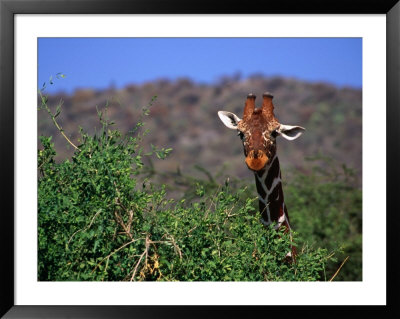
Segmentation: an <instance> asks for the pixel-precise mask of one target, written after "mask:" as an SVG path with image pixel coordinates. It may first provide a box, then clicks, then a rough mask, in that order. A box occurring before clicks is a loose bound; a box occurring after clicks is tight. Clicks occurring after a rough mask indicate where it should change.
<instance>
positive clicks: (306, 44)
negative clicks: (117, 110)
mask: <svg viewBox="0 0 400 319" xmlns="http://www.w3.org/2000/svg"><path fill="white" fill-rule="evenodd" d="M59 72H61V73H64V74H66V78H64V79H61V80H56V81H55V82H54V84H53V85H50V86H48V88H47V92H49V93H54V92H57V91H64V92H66V93H73V92H74V90H75V89H77V88H93V89H104V88H107V87H109V85H110V84H113V85H115V87H117V88H122V87H124V86H126V85H128V84H132V83H133V84H141V83H144V82H147V81H152V80H155V79H159V78H168V79H172V80H174V79H177V78H180V77H189V78H191V79H192V80H193V81H195V82H200V83H210V84H212V83H215V82H217V81H218V80H219V79H220V78H221V77H222V76H226V75H228V76H230V75H233V74H235V73H237V72H240V74H241V75H242V77H244V78H246V77H248V76H250V75H252V74H255V73H257V74H260V73H261V74H264V75H266V76H275V75H279V76H285V77H294V78H298V79H300V80H307V81H323V82H328V83H332V84H335V85H338V86H351V87H356V88H361V86H362V39H361V38H39V39H38V86H39V88H41V86H42V84H43V83H44V82H48V81H49V78H50V76H53V77H54V76H55V75H56V74H57V73H59Z"/></svg>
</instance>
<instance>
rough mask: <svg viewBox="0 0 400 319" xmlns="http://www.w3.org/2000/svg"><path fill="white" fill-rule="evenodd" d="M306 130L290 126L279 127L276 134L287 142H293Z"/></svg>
mask: <svg viewBox="0 0 400 319" xmlns="http://www.w3.org/2000/svg"><path fill="white" fill-rule="evenodd" d="M305 130H306V129H305V128H304V127H301V126H292V125H283V124H281V125H279V128H278V129H277V130H276V132H277V133H278V134H279V135H281V136H282V137H284V138H286V139H287V140H289V141H292V140H295V139H296V138H298V137H299V136H300V135H301V134H303V132H304V131H305Z"/></svg>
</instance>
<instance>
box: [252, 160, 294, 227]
mask: <svg viewBox="0 0 400 319" xmlns="http://www.w3.org/2000/svg"><path fill="white" fill-rule="evenodd" d="M254 175H255V179H256V186H257V192H258V203H259V208H260V213H261V222H262V223H263V224H264V225H266V226H268V225H270V224H271V223H273V222H275V223H276V225H275V228H276V229H278V228H280V227H281V226H285V227H286V231H290V224H289V215H288V212H287V209H286V206H285V200H284V197H283V191H282V182H281V169H280V166H279V160H278V157H277V156H276V155H275V156H274V158H273V159H272V161H271V164H269V165H267V166H266V167H265V168H264V169H263V170H261V171H257V172H255V173H254Z"/></svg>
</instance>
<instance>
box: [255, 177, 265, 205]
mask: <svg viewBox="0 0 400 319" xmlns="http://www.w3.org/2000/svg"><path fill="white" fill-rule="evenodd" d="M255 179H256V187H257V192H258V195H259V196H260V197H261V198H263V199H265V196H267V194H266V193H265V191H264V188H263V187H262V185H261V183H260V181H259V180H258V178H257V176H255Z"/></svg>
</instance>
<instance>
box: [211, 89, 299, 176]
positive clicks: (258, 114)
mask: <svg viewBox="0 0 400 319" xmlns="http://www.w3.org/2000/svg"><path fill="white" fill-rule="evenodd" d="M272 98H273V96H272V95H271V93H268V92H266V93H264V94H263V103H262V106H261V108H256V106H255V100H256V96H255V95H254V94H251V93H250V94H249V95H247V99H246V103H245V106H244V112H243V118H242V119H240V118H239V117H237V116H236V115H235V114H233V113H231V112H226V111H219V112H218V116H219V118H220V119H221V121H222V122H223V123H224V124H225V126H227V127H228V128H230V129H234V130H237V132H238V135H239V137H240V139H241V140H242V142H243V149H244V155H245V156H246V159H245V162H246V164H247V167H248V168H249V169H251V170H253V171H260V170H262V169H263V168H264V167H265V166H266V165H269V164H270V163H271V160H272V159H273V158H274V156H275V154H276V138H277V137H278V136H282V137H284V138H286V139H288V140H294V139H296V138H298V137H299V136H300V135H301V134H302V133H303V131H304V130H305V129H304V128H303V127H301V126H291V125H283V124H280V123H279V122H278V120H277V118H276V117H275V115H274V105H273V103H272Z"/></svg>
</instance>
